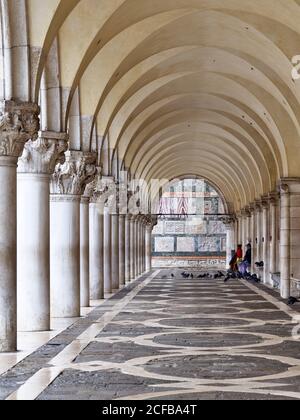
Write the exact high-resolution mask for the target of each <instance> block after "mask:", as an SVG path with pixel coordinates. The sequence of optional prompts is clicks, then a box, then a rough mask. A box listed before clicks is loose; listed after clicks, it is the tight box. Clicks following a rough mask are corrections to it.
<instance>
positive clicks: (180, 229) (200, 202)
mask: <svg viewBox="0 0 300 420" xmlns="http://www.w3.org/2000/svg"><path fill="white" fill-rule="evenodd" d="M157 213H158V220H157V225H156V226H155V227H154V229H153V233H152V262H153V267H155V268H162V267H163V268H167V267H175V268H177V267H180V268H184V267H185V268H201V269H202V268H205V269H208V268H213V269H225V266H226V228H225V226H224V223H223V221H222V220H223V219H224V216H225V203H224V200H223V197H222V196H221V195H220V193H219V192H218V191H217V190H216V188H215V187H214V186H212V184H210V183H209V182H208V181H207V180H205V179H201V178H198V177H185V178H182V179H177V180H173V181H171V182H170V183H169V184H168V185H166V186H165V187H164V188H163V191H162V192H161V198H160V200H159V208H158V212H157Z"/></svg>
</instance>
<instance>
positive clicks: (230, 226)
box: [223, 217, 235, 269]
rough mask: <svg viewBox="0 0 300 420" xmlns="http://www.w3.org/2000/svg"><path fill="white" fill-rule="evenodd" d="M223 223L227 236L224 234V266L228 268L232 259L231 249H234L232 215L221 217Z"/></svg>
mask: <svg viewBox="0 0 300 420" xmlns="http://www.w3.org/2000/svg"><path fill="white" fill-rule="evenodd" d="M223 223H224V225H225V227H226V231H227V236H226V267H227V269H229V268H230V261H231V259H232V251H235V247H234V225H235V219H234V218H233V217H228V218H225V219H223Z"/></svg>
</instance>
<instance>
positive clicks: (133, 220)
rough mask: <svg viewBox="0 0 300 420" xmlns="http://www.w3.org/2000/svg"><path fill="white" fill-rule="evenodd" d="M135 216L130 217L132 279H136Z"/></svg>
mask: <svg viewBox="0 0 300 420" xmlns="http://www.w3.org/2000/svg"><path fill="white" fill-rule="evenodd" d="M135 243H136V239H135V216H132V217H131V219H130V279H131V280H134V279H135Z"/></svg>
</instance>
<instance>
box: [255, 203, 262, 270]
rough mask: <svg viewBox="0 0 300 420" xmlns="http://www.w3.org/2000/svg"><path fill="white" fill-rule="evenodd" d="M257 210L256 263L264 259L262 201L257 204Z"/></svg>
mask: <svg viewBox="0 0 300 420" xmlns="http://www.w3.org/2000/svg"><path fill="white" fill-rule="evenodd" d="M255 209H256V238H257V245H256V260H255V261H254V262H261V261H262V259H263V255H262V203H261V201H260V200H257V201H256V202H255Z"/></svg>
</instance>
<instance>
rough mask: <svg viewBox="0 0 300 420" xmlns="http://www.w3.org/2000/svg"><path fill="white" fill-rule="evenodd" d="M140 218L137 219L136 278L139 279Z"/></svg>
mask: <svg viewBox="0 0 300 420" xmlns="http://www.w3.org/2000/svg"><path fill="white" fill-rule="evenodd" d="M139 219H140V216H139V215H138V216H137V217H136V219H135V277H136V278H137V277H139V275H140V272H139V253H140V250H139V242H140V241H139V226H140V221H139Z"/></svg>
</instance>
